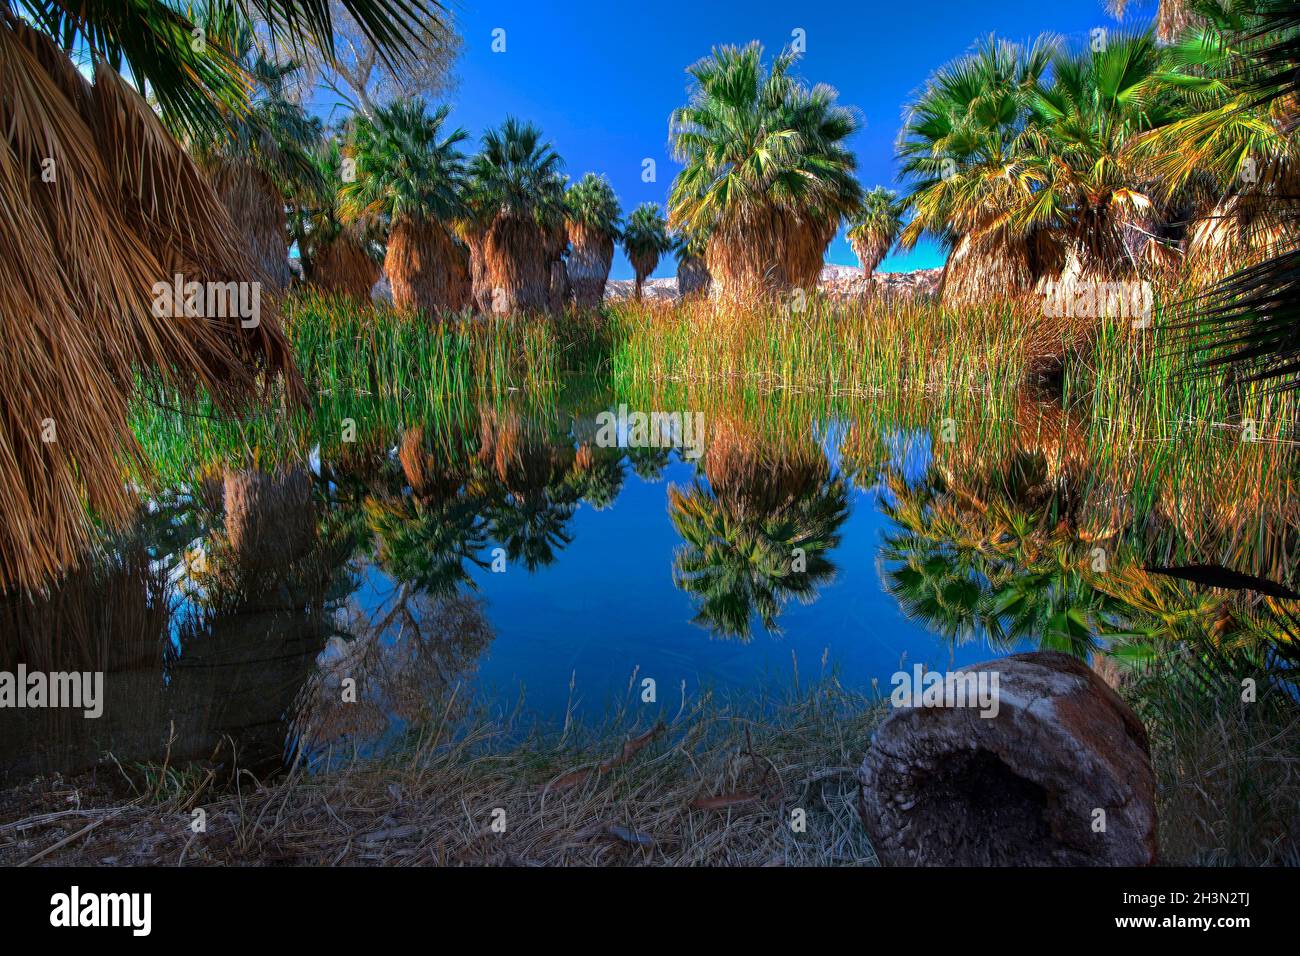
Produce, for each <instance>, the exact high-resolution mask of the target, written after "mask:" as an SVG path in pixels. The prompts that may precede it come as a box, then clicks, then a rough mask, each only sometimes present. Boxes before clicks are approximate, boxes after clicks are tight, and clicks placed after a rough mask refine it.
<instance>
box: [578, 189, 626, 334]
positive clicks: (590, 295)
mask: <svg viewBox="0 0 1300 956" xmlns="http://www.w3.org/2000/svg"><path fill="white" fill-rule="evenodd" d="M564 205H565V209H566V212H567V217H568V218H567V223H568V238H569V243H570V245H571V246H572V251H571V252H570V253H569V281H570V282H571V283H572V285H573V297H574V301H575V303H576V304H577V306H578V307H579V308H585V309H594V308H598V307H599V306H600V304H601V303H602V302H603V301H605V283H606V282H607V281H609V267H610V264H611V263H612V262H613V261H614V243H615V242H616V241H617V240H618V239H619V236H620V233H619V221H620V218H621V217H622V215H623V210H622V209H621V208H620V207H619V204H618V197H617V196H616V195H614V187H613V186H611V185H610V184H609V180H608V179H606V178H605V177H604V176H597V175H596V174H595V173H587V175H585V176H583V177H582V178H581V179H580V180H578V181H577V182H576V183H574V184H573V185H572V186H570V187H569V191H568V192H567V193H565V196H564Z"/></svg>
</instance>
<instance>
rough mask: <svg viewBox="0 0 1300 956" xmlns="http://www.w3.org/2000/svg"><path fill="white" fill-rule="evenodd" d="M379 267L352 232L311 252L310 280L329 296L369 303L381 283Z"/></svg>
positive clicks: (342, 233)
mask: <svg viewBox="0 0 1300 956" xmlns="http://www.w3.org/2000/svg"><path fill="white" fill-rule="evenodd" d="M379 272H380V270H379V265H378V263H376V262H375V261H374V260H373V259H371V258H370V255H369V254H368V253H367V252H366V248H365V244H364V243H363V242H362V241H361V238H360V237H359V236H358V235H357V234H356V233H355V232H354V231H352V230H351V229H347V228H345V229H343V231H342V232H340V233H339V234H338V235H337V236H336V237H335V238H334V239H332V240H331V241H329V242H327V243H324V244H322V245H321V246H318V247H317V248H316V249H315V250H313V252H312V257H311V268H310V269H309V271H308V278H309V279H310V281H311V284H312V285H313V286H315V287H316V288H318V289H320V290H321V291H322V292H324V293H326V294H327V295H343V296H347V297H349V298H351V299H355V300H357V301H359V302H367V301H369V299H370V290H371V289H372V288H374V285H375V283H376V282H378V281H379Z"/></svg>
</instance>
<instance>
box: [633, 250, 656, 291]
mask: <svg viewBox="0 0 1300 956" xmlns="http://www.w3.org/2000/svg"><path fill="white" fill-rule="evenodd" d="M628 259H630V260H632V268H633V271H636V276H637V291H636V297H637V302H641V287H642V286H643V285H645V281H646V278H649V276H650V273H651V272H654V268H655V267H656V265H658V264H659V256H658V255H655V254H653V252H636V254H633V255H630V256H628Z"/></svg>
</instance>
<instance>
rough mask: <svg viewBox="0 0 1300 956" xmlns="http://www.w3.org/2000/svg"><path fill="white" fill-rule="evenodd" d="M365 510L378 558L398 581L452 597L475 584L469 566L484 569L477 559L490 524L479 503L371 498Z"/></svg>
mask: <svg viewBox="0 0 1300 956" xmlns="http://www.w3.org/2000/svg"><path fill="white" fill-rule="evenodd" d="M365 509H366V518H367V520H368V523H369V525H370V529H371V530H372V531H373V532H374V534H375V536H376V538H377V539H378V545H379V560H380V561H381V562H382V563H383V565H384V568H385V570H387V571H388V572H389V573H390V574H392V575H393V577H394V578H396V579H397V580H398V581H401V582H403V583H405V584H410V585H412V586H413V587H415V588H417V589H418V590H420V591H423V592H426V593H428V594H432V595H444V594H452V593H453V592H455V590H456V589H457V587H458V586H459V585H461V584H471V583H472V579H471V578H470V575H469V570H468V567H467V565H469V564H474V565H478V566H479V567H485V566H486V565H485V563H484V562H483V561H482V560H481V559H480V558H479V557H478V555H479V552H480V551H482V550H483V548H484V547H486V546H487V535H486V529H487V523H486V521H485V520H484V519H483V518H482V516H481V515H480V514H479V513H478V503H477V502H476V501H473V500H464V499H451V500H447V501H441V502H435V503H428V504H426V503H423V502H420V501H417V500H416V499H415V498H413V497H408V498H384V499H370V500H368V501H367V502H366V506H365Z"/></svg>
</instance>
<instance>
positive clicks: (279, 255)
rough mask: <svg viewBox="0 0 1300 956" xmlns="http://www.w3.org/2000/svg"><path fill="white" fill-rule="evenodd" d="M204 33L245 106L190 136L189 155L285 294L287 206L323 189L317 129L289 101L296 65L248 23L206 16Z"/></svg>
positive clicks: (266, 273)
mask: <svg viewBox="0 0 1300 956" xmlns="http://www.w3.org/2000/svg"><path fill="white" fill-rule="evenodd" d="M203 29H204V30H205V33H206V36H207V37H208V38H209V39H213V40H219V41H220V42H221V43H222V44H223V45H224V46H225V47H226V48H227V49H228V50H229V51H230V52H231V55H232V56H233V57H234V59H235V61H236V63H237V64H238V65H239V67H240V69H241V70H243V71H244V73H245V74H246V75H247V77H248V86H249V91H250V96H249V104H248V106H249V108H248V109H247V110H244V111H241V112H239V113H237V114H234V115H232V116H230V117H229V119H228V121H227V125H226V127H225V128H223V129H220V130H217V131H215V132H214V133H213V134H212V135H201V136H196V137H190V150H191V152H192V153H193V154H194V155H195V156H197V157H198V159H199V161H200V163H201V165H202V166H203V171H204V172H205V173H206V174H207V177H208V180H209V182H211V183H212V186H213V189H215V190H216V192H217V195H218V196H219V197H221V201H222V202H223V203H224V204H225V206H226V208H227V209H228V210H229V211H230V216H231V219H232V220H233V221H234V222H235V224H236V225H237V226H238V227H239V229H240V231H241V232H242V234H243V241H244V243H245V247H246V248H247V250H248V251H249V254H250V255H251V256H252V258H253V260H254V262H255V263H256V264H257V265H258V266H259V267H260V269H261V272H262V274H263V275H264V276H265V278H266V280H267V281H268V282H269V283H270V286H271V288H272V290H274V291H276V292H283V291H284V290H285V289H287V288H288V286H289V277H290V272H289V240H288V223H287V218H286V213H285V203H286V201H289V200H292V199H293V198H294V197H298V196H302V195H304V194H312V193H316V192H319V191H320V189H321V188H322V185H323V184H322V182H321V179H320V171H319V169H318V168H317V166H316V165H315V164H314V163H313V162H312V156H311V152H312V149H313V148H314V147H316V145H317V144H318V142H319V140H320V135H321V131H320V124H319V122H318V121H317V120H315V119H314V118H312V117H311V116H309V115H308V114H307V112H306V111H305V110H304V109H303V108H302V106H301V105H299V103H298V102H297V101H296V100H295V99H294V89H293V87H294V84H295V83H296V82H298V80H297V77H298V76H299V74H300V73H301V67H300V65H299V64H298V63H296V62H294V61H292V60H289V61H281V60H278V59H274V58H272V56H270V55H269V54H268V51H267V49H266V47H265V44H263V43H261V42H259V40H258V38H257V35H256V34H255V32H254V30H253V27H252V25H251V24H248V23H244V22H238V21H236V22H234V23H230V22H229V21H227V20H226V19H224V18H223V17H221V16H220V15H219V14H214V13H213V12H212V11H208V16H207V17H205V18H204V20H203ZM180 132H182V133H183V132H184V131H183V130H182V131H180Z"/></svg>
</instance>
